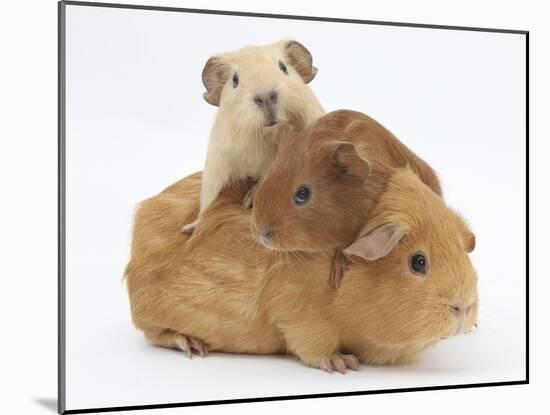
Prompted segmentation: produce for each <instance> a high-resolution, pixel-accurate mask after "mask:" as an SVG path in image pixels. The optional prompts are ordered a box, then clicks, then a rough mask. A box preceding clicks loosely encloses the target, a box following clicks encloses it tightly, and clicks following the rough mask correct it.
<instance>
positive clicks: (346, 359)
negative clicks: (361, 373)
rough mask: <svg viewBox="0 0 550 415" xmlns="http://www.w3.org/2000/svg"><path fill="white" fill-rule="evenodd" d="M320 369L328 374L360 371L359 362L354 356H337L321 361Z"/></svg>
mask: <svg viewBox="0 0 550 415" xmlns="http://www.w3.org/2000/svg"><path fill="white" fill-rule="evenodd" d="M319 368H321V369H323V370H325V371H327V372H328V373H332V372H333V371H337V372H339V373H342V374H345V373H346V369H351V370H357V369H359V360H358V359H357V358H356V357H355V356H354V355H352V354H335V355H332V356H331V357H325V358H323V359H321V362H320V363H319Z"/></svg>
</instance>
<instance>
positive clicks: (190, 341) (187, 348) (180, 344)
mask: <svg viewBox="0 0 550 415" xmlns="http://www.w3.org/2000/svg"><path fill="white" fill-rule="evenodd" d="M174 345H175V346H176V347H177V348H178V349H180V350H182V351H184V352H186V353H187V356H189V359H192V358H193V352H197V353H198V354H199V355H200V356H201V357H206V356H207V355H208V346H207V345H206V343H204V342H203V341H202V340H199V339H197V338H196V337H191V336H187V335H186V334H181V333H178V334H176V336H175V338H174Z"/></svg>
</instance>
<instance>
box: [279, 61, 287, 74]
mask: <svg viewBox="0 0 550 415" xmlns="http://www.w3.org/2000/svg"><path fill="white" fill-rule="evenodd" d="M279 69H280V70H281V71H283V73H284V74H286V75H288V69H287V68H286V65H285V64H284V63H283V62H281V61H279Z"/></svg>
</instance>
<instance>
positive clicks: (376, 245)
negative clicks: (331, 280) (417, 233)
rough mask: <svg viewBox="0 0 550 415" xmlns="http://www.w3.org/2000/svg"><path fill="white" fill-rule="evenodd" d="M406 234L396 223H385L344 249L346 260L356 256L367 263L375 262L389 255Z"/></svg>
mask: <svg viewBox="0 0 550 415" xmlns="http://www.w3.org/2000/svg"><path fill="white" fill-rule="evenodd" d="M405 234H406V232H405V230H403V229H402V228H401V227H400V226H399V225H398V224H397V223H386V224H384V225H381V226H378V227H377V228H374V229H373V230H372V231H370V232H369V233H368V234H367V235H365V236H363V237H360V238H358V239H357V240H356V241H355V242H353V243H352V244H351V245H350V246H348V247H347V248H346V249H344V255H345V256H346V257H348V258H350V257H353V256H358V257H361V258H363V259H366V260H367V261H375V260H377V259H379V258H382V257H384V256H386V255H387V254H389V253H390V252H391V250H392V249H393V248H394V247H395V245H397V243H398V242H399V241H400V240H401V238H402V237H403V236H404V235H405Z"/></svg>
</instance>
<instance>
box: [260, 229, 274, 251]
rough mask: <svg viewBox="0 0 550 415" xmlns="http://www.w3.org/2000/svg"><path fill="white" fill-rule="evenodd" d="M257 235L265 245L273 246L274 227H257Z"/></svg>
mask: <svg viewBox="0 0 550 415" xmlns="http://www.w3.org/2000/svg"><path fill="white" fill-rule="evenodd" d="M256 236H257V238H258V241H260V243H261V244H262V245H263V246H265V247H266V248H271V247H272V237H273V228H272V227H271V226H265V227H256Z"/></svg>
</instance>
